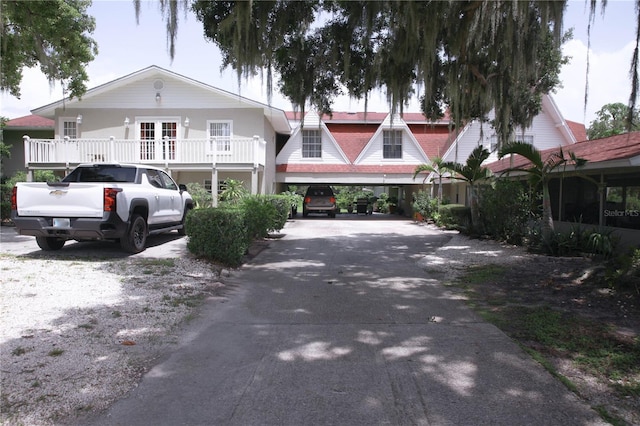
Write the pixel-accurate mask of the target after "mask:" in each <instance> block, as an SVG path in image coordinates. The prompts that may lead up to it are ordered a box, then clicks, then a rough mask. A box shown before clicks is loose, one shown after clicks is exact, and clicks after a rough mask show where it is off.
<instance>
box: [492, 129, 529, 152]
mask: <svg viewBox="0 0 640 426" xmlns="http://www.w3.org/2000/svg"><path fill="white" fill-rule="evenodd" d="M511 141H512V142H524V143H528V144H530V145H533V135H524V136H523V135H522V133H516V134H515V135H514V136H513V137H512V138H511ZM497 149H498V135H491V152H494V151H496V150H497Z"/></svg>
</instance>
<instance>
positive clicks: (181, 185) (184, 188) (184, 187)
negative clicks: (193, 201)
mask: <svg viewBox="0 0 640 426" xmlns="http://www.w3.org/2000/svg"><path fill="white" fill-rule="evenodd" d="M178 188H180V192H186V191H187V185H185V184H184V183H181V184H180V185H178Z"/></svg>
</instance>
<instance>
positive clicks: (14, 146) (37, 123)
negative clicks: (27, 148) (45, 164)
mask: <svg viewBox="0 0 640 426" xmlns="http://www.w3.org/2000/svg"><path fill="white" fill-rule="evenodd" d="M53 128H54V121H53V120H51V119H49V118H44V117H40V116H38V115H27V116H25V117H20V118H14V119H12V120H9V121H7V122H6V123H5V127H4V128H3V129H2V140H3V142H4V143H5V144H6V145H9V146H11V149H10V153H11V156H10V157H9V158H3V159H2V176H5V177H11V176H13V175H14V174H16V172H18V171H26V168H25V158H24V139H23V137H24V135H30V136H31V137H33V138H38V139H52V138H53V136H54V132H53Z"/></svg>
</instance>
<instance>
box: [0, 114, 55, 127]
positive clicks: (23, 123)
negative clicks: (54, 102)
mask: <svg viewBox="0 0 640 426" xmlns="http://www.w3.org/2000/svg"><path fill="white" fill-rule="evenodd" d="M54 125H55V121H53V120H51V119H49V118H45V117H41V116H39V115H25V116H24V117H18V118H14V119H12V120H9V121H7V122H6V124H5V127H19V128H29V129H53V128H54Z"/></svg>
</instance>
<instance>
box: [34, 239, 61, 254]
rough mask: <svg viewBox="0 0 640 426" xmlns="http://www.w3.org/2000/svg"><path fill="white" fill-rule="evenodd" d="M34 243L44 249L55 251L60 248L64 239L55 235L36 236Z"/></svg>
mask: <svg viewBox="0 0 640 426" xmlns="http://www.w3.org/2000/svg"><path fill="white" fill-rule="evenodd" d="M36 243H38V247H40V248H41V249H42V250H44V251H56V250H60V249H61V248H62V247H63V246H64V243H66V241H65V240H63V239H61V238H56V237H36Z"/></svg>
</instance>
